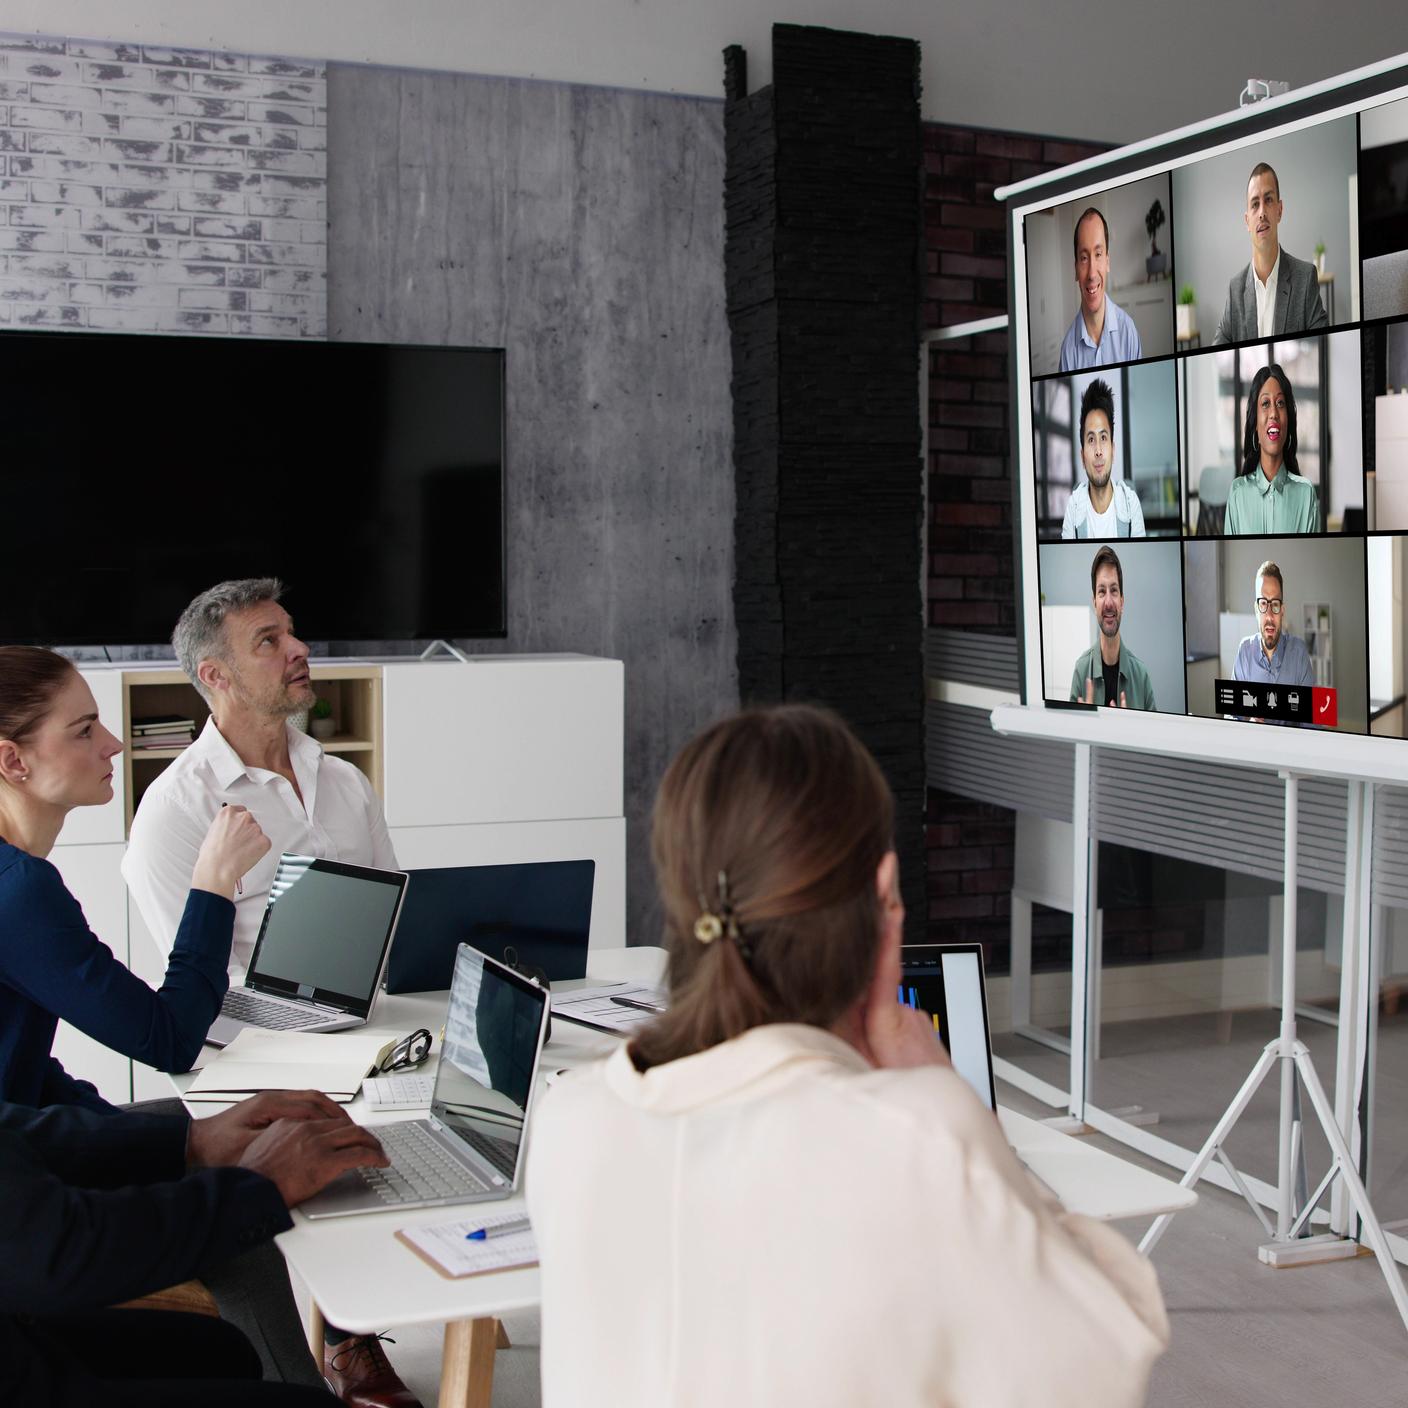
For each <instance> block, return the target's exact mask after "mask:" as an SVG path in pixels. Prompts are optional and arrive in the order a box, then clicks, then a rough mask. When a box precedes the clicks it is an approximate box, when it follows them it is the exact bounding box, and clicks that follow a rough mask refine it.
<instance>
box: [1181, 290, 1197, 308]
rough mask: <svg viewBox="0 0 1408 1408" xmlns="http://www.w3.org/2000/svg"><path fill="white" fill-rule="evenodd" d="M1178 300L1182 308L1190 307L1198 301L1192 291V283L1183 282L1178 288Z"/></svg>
mask: <svg viewBox="0 0 1408 1408" xmlns="http://www.w3.org/2000/svg"><path fill="white" fill-rule="evenodd" d="M1178 301H1179V303H1180V304H1181V305H1182V306H1183V307H1184V308H1191V307H1192V306H1193V305H1194V304H1195V303H1196V302H1197V301H1198V299H1197V297H1196V295H1195V294H1194V293H1193V285H1192V284H1184V285H1183V287H1182V288H1181V289H1179V290H1178Z"/></svg>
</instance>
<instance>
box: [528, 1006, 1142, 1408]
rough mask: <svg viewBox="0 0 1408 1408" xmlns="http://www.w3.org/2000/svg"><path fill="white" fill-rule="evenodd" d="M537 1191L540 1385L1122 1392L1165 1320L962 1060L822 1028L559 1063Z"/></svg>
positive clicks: (751, 1395)
mask: <svg viewBox="0 0 1408 1408" xmlns="http://www.w3.org/2000/svg"><path fill="white" fill-rule="evenodd" d="M527 1192H528V1201H529V1209H530V1212H531V1214H532V1218H533V1225H534V1228H535V1230H536V1233H537V1239H538V1245H539V1250H540V1253H541V1257H542V1287H543V1343H542V1379H543V1402H544V1404H545V1405H547V1408H568V1405H572V1408H597V1405H600V1408H608V1406H609V1408H666V1405H669V1406H670V1408H696V1405H697V1406H698V1408H704V1405H710V1408H714V1406H715V1405H724V1408H786V1405H791V1404H797V1405H805V1406H806V1408H866V1406H867V1405H874V1408H906V1406H907V1405H921V1404H922V1405H926V1408H940V1406H942V1408H950V1405H951V1408H1036V1405H1040V1408H1065V1406H1066V1405H1070V1408H1076V1405H1079V1408H1116V1406H1117V1405H1120V1406H1121V1408H1122V1406H1123V1405H1135V1404H1140V1403H1142V1402H1143V1401H1144V1396H1145V1389H1146V1386H1147V1382H1148V1376H1149V1370H1150V1366H1151V1365H1152V1364H1153V1361H1154V1360H1155V1359H1156V1358H1157V1357H1158V1355H1159V1354H1160V1353H1161V1352H1162V1351H1163V1350H1164V1348H1165V1347H1166V1346H1167V1344H1168V1321H1167V1318H1166V1316H1165V1314H1164V1308H1163V1301H1162V1298H1161V1297H1160V1294H1159V1289H1158V1283H1157V1280H1156V1278H1155V1275H1154V1270H1153V1268H1152V1266H1151V1265H1150V1264H1149V1263H1148V1262H1147V1261H1146V1260H1145V1259H1144V1258H1143V1257H1141V1256H1140V1255H1139V1254H1138V1253H1137V1252H1136V1251H1135V1250H1134V1248H1133V1247H1132V1246H1131V1245H1130V1243H1129V1242H1128V1241H1126V1240H1125V1239H1124V1238H1123V1237H1122V1236H1120V1235H1119V1234H1118V1233H1117V1232H1114V1231H1113V1230H1111V1229H1110V1228H1108V1227H1105V1226H1102V1225H1101V1224H1098V1223H1095V1222H1092V1221H1090V1220H1089V1219H1087V1218H1083V1217H1079V1216H1076V1215H1074V1214H1071V1213H1067V1212H1064V1211H1063V1210H1062V1209H1061V1208H1060V1207H1059V1206H1058V1205H1057V1204H1056V1203H1055V1202H1054V1201H1053V1200H1052V1199H1051V1198H1050V1197H1049V1196H1048V1195H1047V1194H1045V1193H1044V1192H1042V1191H1041V1190H1040V1189H1039V1187H1038V1185H1036V1184H1035V1183H1034V1182H1033V1181H1032V1179H1031V1177H1030V1176H1029V1175H1028V1174H1027V1173H1026V1171H1025V1170H1024V1169H1023V1168H1022V1167H1021V1165H1020V1164H1019V1163H1018V1162H1017V1159H1016V1157H1015V1156H1014V1155H1013V1153H1012V1151H1011V1149H1010V1148H1009V1147H1008V1146H1007V1143H1006V1141H1005V1140H1004V1139H1003V1137H1002V1133H1001V1130H1000V1127H999V1126H998V1123H997V1121H996V1120H995V1119H994V1118H993V1116H992V1114H991V1113H990V1112H989V1111H988V1110H987V1109H986V1108H985V1107H984V1106H983V1105H982V1104H981V1103H980V1102H979V1101H978V1100H977V1098H976V1097H975V1096H974V1095H973V1093H972V1092H971V1090H970V1089H969V1088H968V1086H967V1085H965V1084H964V1082H963V1081H962V1080H961V1079H960V1078H959V1077H958V1076H957V1075H955V1074H954V1073H953V1072H952V1071H951V1070H950V1069H948V1068H946V1067H928V1068H924V1069H921V1070H906V1071H889V1070H875V1069H873V1068H872V1067H871V1066H870V1065H869V1064H868V1063H867V1062H866V1061H865V1060H864V1059H863V1058H862V1057H861V1056H860V1055H859V1053H858V1052H856V1051H855V1050H854V1049H853V1048H852V1047H851V1046H849V1045H848V1044H847V1043H845V1042H843V1041H842V1040H840V1039H839V1038H838V1037H835V1036H833V1035H831V1034H830V1033H828V1032H825V1031H822V1030H820V1029H818V1028H815V1027H808V1026H800V1025H778V1026H768V1027H760V1028H757V1029H755V1030H753V1031H750V1032H747V1033H746V1034H744V1035H743V1036H741V1037H739V1038H737V1039H736V1040H734V1041H731V1042H727V1043H725V1044H724V1045H722V1046H718V1047H715V1048H713V1049H711V1050H709V1051H705V1052H702V1053H700V1054H699V1055H696V1056H691V1057H688V1058H686V1059H684V1060H680V1061H674V1062H670V1063H669V1064H667V1065H665V1066H661V1067H657V1068H654V1069H652V1070H650V1071H648V1072H646V1073H645V1074H644V1075H642V1074H641V1073H639V1072H638V1071H636V1069H635V1068H634V1066H633V1065H632V1064H631V1062H630V1060H629V1058H628V1057H627V1055H626V1052H625V1048H624V1046H623V1047H622V1048H621V1049H620V1050H618V1051H617V1052H615V1054H613V1055H612V1056H611V1057H610V1058H609V1059H608V1060H607V1061H605V1062H604V1063H601V1064H600V1065H597V1066H594V1067H591V1068H588V1069H586V1070H583V1071H579V1072H575V1073H573V1074H572V1075H570V1076H567V1077H564V1078H563V1079H562V1080H561V1081H560V1082H559V1083H558V1084H557V1085H556V1086H555V1087H553V1089H551V1090H550V1091H548V1092H547V1094H546V1095H545V1097H544V1099H543V1101H542V1103H541V1105H540V1107H539V1109H538V1112H537V1115H536V1118H535V1127H534V1129H533V1131H532V1137H531V1143H530V1149H529V1155H528V1172H527Z"/></svg>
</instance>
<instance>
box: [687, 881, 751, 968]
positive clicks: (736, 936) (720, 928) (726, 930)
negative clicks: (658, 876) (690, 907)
mask: <svg viewBox="0 0 1408 1408" xmlns="http://www.w3.org/2000/svg"><path fill="white" fill-rule="evenodd" d="M718 889H719V907H718V910H717V912H715V911H714V910H712V909H710V908H709V901H708V899H707V898H705V896H704V895H702V894H701V895H700V896H699V910H700V914H699V918H698V919H696V920H695V921H694V937H695V938H696V939H698V940H699V942H700V943H701V944H711V943H713V942H714V940H715V939H721V938H723V937H724V936H725V935H727V936H728V937H729V938H730V939H732V940H733V942H734V943H735V944H736V945H737V946H738V951H739V953H741V954H742V955H743V957H744V958H745V959H747V958H751V957H752V956H753V950H752V949H751V948H750V947H749V946H748V942H747V940H746V939H745V938H744V937H743V933H742V931H741V930H740V929H739V927H738V920H737V919H735V918H734V914H733V905H732V904H731V903H730V902H729V898H728V872H727V871H726V870H721V871H719V884H718Z"/></svg>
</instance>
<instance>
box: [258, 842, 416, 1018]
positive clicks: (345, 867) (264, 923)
mask: <svg viewBox="0 0 1408 1408" xmlns="http://www.w3.org/2000/svg"><path fill="white" fill-rule="evenodd" d="M290 855H291V856H295V857H297V858H298V859H300V860H302V859H303V858H304V857H303V856H302V855H301V853H299V852H297V851H285V852H284V853H283V855H281V856H280V857H279V864H280V865H282V864H283V860H284V856H290ZM304 870H305V871H306V870H319V871H322V872H323V873H324V874H329V875H346V876H349V877H351V878H353V879H356V880H371V881H374V882H376V883H378V884H385V885H391V886H395V888H396V907H395V908H394V909H393V910H392V911H391V923H390V924H389V925H387V929H386V934H385V936H384V937H383V938H382V941H381V956H380V957H379V958H378V959H377V964H376V969H375V971H374V973H373V975H372V981H371V985H370V986H369V987H368V989H367V991H366V992H365V993H361V994H358V993H345V992H334V991H332V989H330V988H319V987H310V986H309V985H308V984H306V983H302V984H300V983H293V982H289V981H288V980H287V979H286V978H273V977H261V976H260V975H259V951H260V949H262V948H263V947H264V935H265V933H266V932H267V931H268V928H269V916H270V915H271V914H272V913H273V911H274V904H275V901H274V898H273V895H272V892H271V894H270V898H269V902H268V903H267V904H266V905H265V906H264V914H263V917H262V918H261V919H260V921H259V937H258V938H257V939H256V940H255V942H254V951H253V952H252V953H251V954H250V956H249V969H248V972H247V973H246V974H245V980H244V986H245V987H247V988H249V989H250V990H251V991H253V992H260V993H266V994H267V995H268V996H270V997H282V998H290V999H294V1000H297V1001H301V1002H314V1003H316V1004H317V1005H318V1006H319V1007H333V1008H336V1009H337V1010H339V1011H342V1012H346V1013H347V1014H348V1015H349V1016H355V1017H361V1018H363V1019H365V1018H367V1017H368V1016H370V1014H371V1010H372V1004H373V1002H375V1000H376V994H377V990H378V989H379V988H380V987H381V979H382V975H383V974H384V973H385V971H386V960H387V958H388V956H389V955H390V953H391V941H392V939H393V938H394V937H395V935H396V926H397V925H398V924H399V923H400V922H401V908H402V906H403V905H404V904H405V902H406V885H407V881H408V877H407V875H406V872H405V871H403V870H377V869H375V868H373V867H372V866H367V865H349V864H348V863H347V862H345V861H337V860H324V859H322V858H321V857H318V856H314V857H313V858H312V859H311V860H310V861H309V864H308V865H307V866H305V867H304Z"/></svg>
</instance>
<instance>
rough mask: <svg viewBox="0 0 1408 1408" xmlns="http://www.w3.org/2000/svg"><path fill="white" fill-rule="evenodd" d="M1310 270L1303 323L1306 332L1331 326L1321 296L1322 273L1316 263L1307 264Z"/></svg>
mask: <svg viewBox="0 0 1408 1408" xmlns="http://www.w3.org/2000/svg"><path fill="white" fill-rule="evenodd" d="M1307 267H1308V268H1309V270H1310V277H1309V279H1308V281H1307V286H1306V295H1305V322H1304V324H1303V326H1304V328H1305V330H1306V332H1315V331H1317V330H1318V329H1320V328H1327V327H1329V326H1330V318H1329V314H1327V313H1326V312H1325V304H1324V302H1323V301H1322V300H1321V298H1320V275H1319V272H1318V271H1317V270H1316V268H1315V265H1313V264H1311V265H1308V266H1307Z"/></svg>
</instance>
